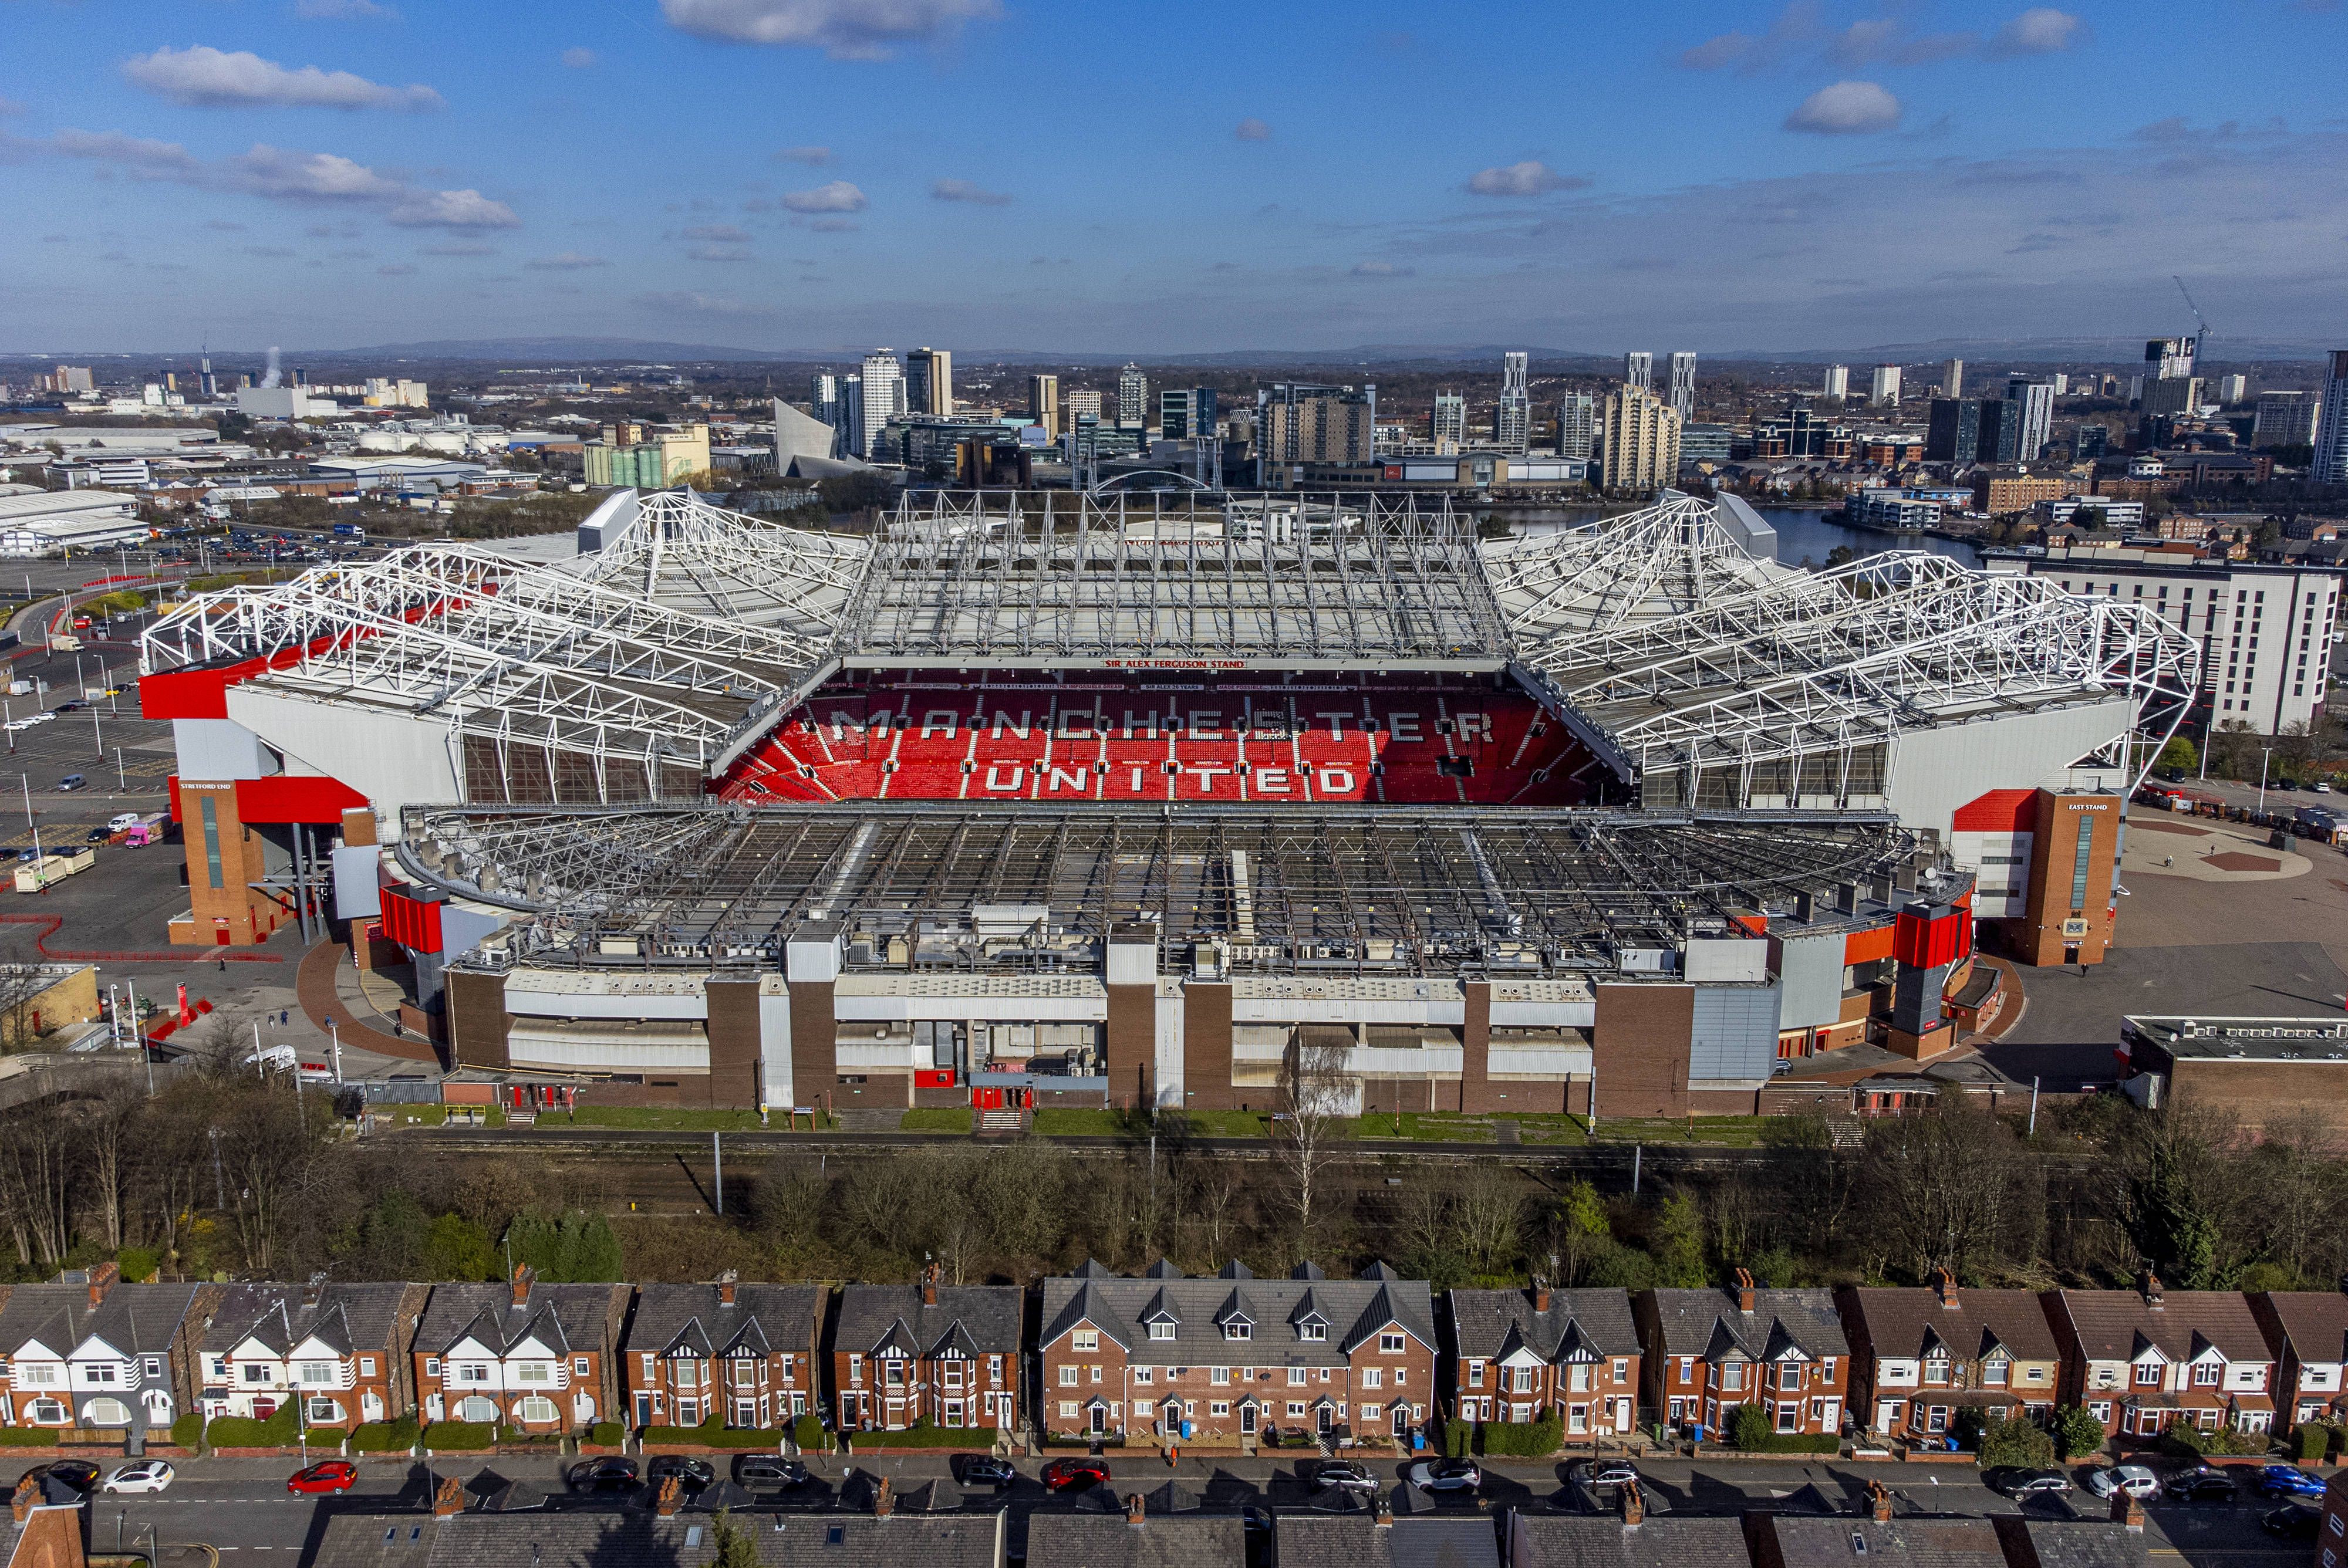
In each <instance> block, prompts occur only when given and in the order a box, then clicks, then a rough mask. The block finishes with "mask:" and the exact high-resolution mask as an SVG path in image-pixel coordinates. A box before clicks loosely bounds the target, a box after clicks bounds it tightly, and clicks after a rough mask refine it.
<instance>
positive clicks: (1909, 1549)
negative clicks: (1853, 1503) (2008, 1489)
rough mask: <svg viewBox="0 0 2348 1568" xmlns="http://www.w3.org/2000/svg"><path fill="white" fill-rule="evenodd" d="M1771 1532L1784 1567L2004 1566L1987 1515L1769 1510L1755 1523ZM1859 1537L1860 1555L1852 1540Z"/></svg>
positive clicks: (2001, 1548) (2002, 1550) (2000, 1544)
mask: <svg viewBox="0 0 2348 1568" xmlns="http://www.w3.org/2000/svg"><path fill="white" fill-rule="evenodd" d="M1757 1528H1758V1529H1760V1530H1761V1531H1764V1532H1770V1533H1772V1534H1774V1535H1775V1537H1776V1545H1777V1560H1778V1562H1780V1563H1783V1564H1784V1568H1829V1565H1831V1568H1851V1564H1852V1563H1855V1562H1868V1563H1899V1564H1900V1568H2008V1564H2007V1559H2006V1553H2005V1547H2004V1545H2003V1542H2000V1541H1999V1539H1998V1531H1997V1526H1996V1525H1995V1524H1994V1523H1993V1522H1990V1521H1989V1520H1987V1519H1952V1518H1939V1517H1934V1518H1921V1519H1920V1518H1909V1519H1897V1518H1895V1519H1893V1520H1891V1521H1890V1522H1888V1523H1878V1522H1876V1521H1875V1520H1873V1519H1871V1518H1869V1517H1868V1516H1867V1515H1865V1514H1858V1515H1851V1514H1845V1515H1843V1516H1842V1517H1840V1518H1837V1519H1815V1518H1794V1517H1791V1516H1782V1515H1771V1516H1767V1517H1765V1518H1764V1519H1763V1520H1762V1521H1761V1522H1760V1523H1759V1524H1758V1526H1757ZM1859 1542H1865V1543H1866V1546H1867V1551H1866V1555H1865V1556H1864V1557H1863V1558H1862V1557H1861V1556H1860V1554H1859V1546H1858V1543H1859Z"/></svg>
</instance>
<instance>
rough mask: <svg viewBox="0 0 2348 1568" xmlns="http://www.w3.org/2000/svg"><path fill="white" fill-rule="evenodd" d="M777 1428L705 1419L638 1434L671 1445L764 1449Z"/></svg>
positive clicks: (771, 1440)
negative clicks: (697, 1423)
mask: <svg viewBox="0 0 2348 1568" xmlns="http://www.w3.org/2000/svg"><path fill="white" fill-rule="evenodd" d="M778 1430H780V1429H778V1428H772V1427H727V1426H719V1425H716V1424H715V1423H712V1422H708V1421H705V1422H703V1423H702V1424H701V1425H700V1426H697V1427H646V1428H644V1430H643V1431H642V1432H640V1433H638V1434H637V1435H638V1436H640V1437H642V1438H643V1439H644V1441H646V1442H648V1443H666V1444H669V1445H671V1446H672V1447H691V1446H693V1445H695V1444H698V1445H699V1446H700V1447H702V1448H705V1449H763V1448H772V1447H773V1446H774V1444H775V1437H776V1434H777V1432H778ZM614 1441H616V1439H615V1440H614Z"/></svg>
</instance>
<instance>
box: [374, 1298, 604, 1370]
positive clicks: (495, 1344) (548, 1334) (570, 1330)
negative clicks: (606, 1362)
mask: <svg viewBox="0 0 2348 1568" xmlns="http://www.w3.org/2000/svg"><path fill="white" fill-rule="evenodd" d="M627 1299H628V1287H627V1286H624V1285H541V1284H537V1283H532V1284H531V1286H530V1296H529V1298H528V1299H527V1300H526V1301H525V1302H524V1303H523V1304H522V1305H521V1306H520V1307H516V1306H514V1305H513V1286H510V1285H508V1284H503V1283H500V1284H497V1285H436V1286H433V1287H432V1304H431V1305H430V1306H429V1307H426V1308H425V1309H424V1321H423V1322H422V1323H421V1324H420V1325H418V1326H417V1330H416V1348H417V1350H419V1351H421V1352H422V1353H423V1354H425V1355H427V1356H438V1355H441V1354H444V1353H445V1352H446V1351H447V1350H448V1347H450V1346H451V1345H454V1344H456V1343H457V1342H458V1340H460V1339H463V1338H465V1337H467V1336H468V1335H469V1336H471V1337H473V1338H475V1339H478V1340H479V1341H480V1342H481V1343H482V1344H483V1345H485V1346H487V1347H488V1348H489V1349H491V1350H492V1351H494V1352H496V1353H497V1354H498V1355H499V1356H503V1355H506V1354H507V1353H508V1352H509V1351H510V1349H511V1348H512V1347H514V1346H516V1345H518V1344H520V1343H521V1342H522V1341H523V1340H525V1339H530V1338H536V1339H537V1340H539V1341H540V1343H541V1344H543V1345H545V1346H546V1347H547V1348H548V1349H550V1350H552V1351H553V1352H555V1353H556V1354H557V1355H569V1354H572V1353H573V1352H583V1351H592V1350H601V1349H602V1348H603V1347H604V1345H605V1343H606V1342H607V1341H608V1340H609V1339H611V1338H613V1337H615V1336H616V1332H617V1330H618V1328H619V1325H620V1315H621V1313H622V1312H623V1311H624V1310H625V1308H626V1305H627Z"/></svg>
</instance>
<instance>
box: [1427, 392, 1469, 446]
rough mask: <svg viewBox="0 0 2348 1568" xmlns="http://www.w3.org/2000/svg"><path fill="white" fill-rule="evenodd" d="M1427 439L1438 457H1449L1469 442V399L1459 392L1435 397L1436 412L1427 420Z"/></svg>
mask: <svg viewBox="0 0 2348 1568" xmlns="http://www.w3.org/2000/svg"><path fill="white" fill-rule="evenodd" d="M1426 437H1427V439H1428V440H1430V441H1432V442H1434V443H1435V452H1436V456H1439V457H1448V456H1452V455H1454V454H1455V453H1457V451H1458V450H1459V448H1460V447H1461V446H1463V445H1464V444H1465V443H1466V442H1467V440H1468V399H1467V398H1466V397H1465V396H1463V395H1460V394H1458V393H1457V392H1438V393H1437V394H1436V395H1435V412H1434V413H1433V414H1432V415H1429V416H1428V418H1427V423H1426Z"/></svg>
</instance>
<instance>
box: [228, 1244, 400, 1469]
mask: <svg viewBox="0 0 2348 1568" xmlns="http://www.w3.org/2000/svg"><path fill="white" fill-rule="evenodd" d="M431 1295H432V1287H431V1286H428V1285H397V1284H381V1285H365V1284H350V1285H344V1284H333V1283H329V1282H328V1281H326V1280H324V1279H323V1278H321V1279H317V1280H314V1281H312V1282H311V1283H310V1284H308V1285H306V1286H299V1285H231V1286H224V1287H222V1290H221V1299H220V1302H219V1305H218V1306H217V1307H214V1308H213V1309H212V1311H211V1314H210V1321H209V1322H208V1323H207V1324H206V1326H205V1328H204V1337H203V1348H202V1350H201V1363H202V1367H201V1381H202V1395H201V1398H202V1401H203V1413H204V1414H205V1416H207V1417H212V1416H242V1417H246V1418H249V1419H255V1420H267V1419H269V1418H270V1417H271V1416H273V1415H274V1414H275V1413H276V1412H277V1411H278V1410H279V1409H282V1408H283V1406H284V1405H285V1403H286V1401H287V1400H289V1399H300V1400H301V1407H302V1408H301V1424H302V1425H303V1426H304V1427H305V1428H314V1427H328V1428H340V1429H342V1430H345V1431H347V1430H351V1429H352V1428H355V1427H357V1426H359V1425H361V1424H362V1423H364V1422H367V1421H388V1420H396V1419H398V1418H399V1417H401V1416H404V1415H407V1413H408V1412H409V1411H410V1410H412V1409H415V1408H416V1394H415V1382H414V1378H415V1368H414V1365H413V1362H412V1358H411V1356H410V1347H411V1345H412V1343H413V1342H414V1340H415V1337H416V1326H417V1320H418V1319H419V1318H420V1317H422V1316H423V1313H424V1307H425V1304H426V1303H427V1301H428V1300H429V1299H430V1297H431Z"/></svg>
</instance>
